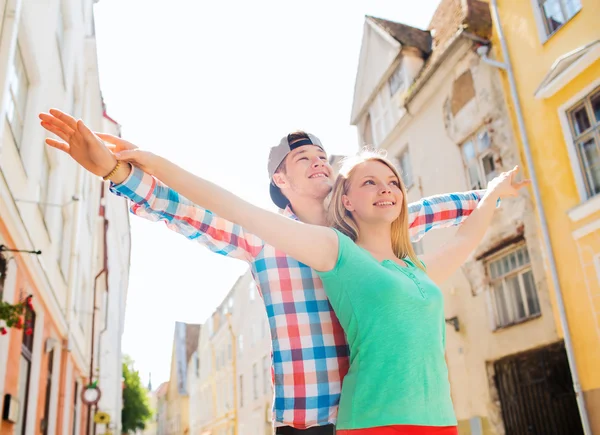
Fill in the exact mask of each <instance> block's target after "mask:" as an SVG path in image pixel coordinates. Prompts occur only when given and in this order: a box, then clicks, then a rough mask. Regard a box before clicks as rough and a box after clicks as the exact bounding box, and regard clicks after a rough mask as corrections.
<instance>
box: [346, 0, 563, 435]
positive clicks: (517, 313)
mask: <svg viewBox="0 0 600 435" xmlns="http://www.w3.org/2000/svg"><path fill="white" fill-rule="evenodd" d="M491 31H492V20H491V16H490V11H489V7H488V4H487V3H485V2H482V1H478V0H466V1H464V2H455V1H453V0H443V1H442V2H441V3H440V5H439V7H438V9H437V10H436V12H435V14H434V17H433V19H432V22H431V26H430V30H428V31H424V30H420V29H415V28H413V27H410V26H406V25H404V24H401V23H395V22H391V21H387V20H383V19H380V18H374V17H367V18H366V19H365V24H364V33H363V43H362V49H361V55H360V56H361V57H360V61H359V67H358V73H357V80H356V86H355V94H354V105H353V109H352V121H351V122H352V124H353V125H356V126H357V127H358V132H359V138H360V145H361V146H362V145H363V144H374V145H375V146H377V147H379V148H383V149H385V150H387V151H388V156H389V157H391V158H392V159H395V161H396V163H397V165H398V167H399V169H400V170H401V173H402V177H403V180H404V183H405V185H406V186H407V194H408V200H409V201H416V200H418V199H419V198H422V197H425V196H430V195H435V194H437V193H444V192H461V191H466V190H471V189H485V188H486V187H487V183H488V181H489V180H491V179H493V178H494V177H495V176H496V175H498V174H499V173H500V172H502V171H506V170H510V169H512V168H513V167H514V166H515V165H516V164H519V153H518V149H517V145H516V140H515V135H514V134H513V130H512V125H511V121H510V117H509V112H508V109H507V107H506V103H505V100H504V96H503V92H502V85H501V82H500V78H499V75H498V71H497V69H495V68H492V67H491V66H489V65H487V64H486V63H485V62H484V60H482V59H481V58H480V56H479V54H478V52H477V47H478V45H479V44H484V43H486V39H485V38H486V37H487V38H489V37H490V36H491ZM455 232H456V229H455V228H451V229H444V230H439V231H435V232H432V233H431V234H428V235H427V236H425V238H424V239H423V241H422V242H421V243H419V244H418V245H417V250H418V251H421V252H420V253H422V252H423V251H424V252H425V253H429V252H431V251H433V250H436V249H439V248H440V247H441V246H442V245H443V244H444V243H445V242H446V241H447V240H449V239H450V238H452V237H453V236H454V234H455ZM538 234H539V228H538V227H537V222H536V218H535V215H534V213H533V207H532V203H531V200H530V198H529V194H528V192H527V191H526V190H525V189H523V191H521V192H520V194H519V196H518V197H517V198H511V199H506V200H504V201H503V203H502V205H501V207H500V208H499V209H498V210H497V211H496V213H495V215H494V218H493V220H492V223H491V225H490V228H489V229H488V230H487V233H486V235H485V237H484V238H483V240H482V242H481V243H480V245H479V246H478V247H477V249H476V250H475V252H474V253H473V255H472V256H471V258H469V260H468V261H467V262H466V263H465V264H464V265H463V267H462V268H461V269H460V270H458V271H457V272H456V273H455V274H454V275H453V276H452V277H450V278H449V279H448V280H447V281H446V282H445V283H444V284H443V285H442V286H441V288H442V291H443V292H444V299H445V311H446V323H447V338H446V356H447V361H448V367H449V372H450V382H451V385H452V398H453V402H454V407H455V411H456V414H457V419H458V424H459V430H460V432H461V433H478V434H486V435H488V434H489V435H491V434H501V433H504V428H503V424H502V419H503V416H502V408H503V407H512V406H514V404H515V403H518V400H519V394H522V393H520V392H519V391H518V390H522V391H523V392H528V393H530V392H531V391H533V390H535V392H536V393H535V394H539V397H553V399H552V400H557V399H556V398H555V397H554V396H553V393H552V391H551V389H552V386H551V384H552V382H551V381H549V378H547V376H552V377H554V379H568V376H569V374H568V367H567V366H566V365H565V364H562V363H561V364H562V365H561V366H559V365H556V362H557V361H559V362H561V360H562V361H566V355H565V352H564V348H562V349H561V343H560V340H559V336H558V333H557V329H556V325H555V323H554V318H553V316H552V306H551V303H550V294H549V290H548V284H547V282H546V278H545V273H544V264H543V255H542V252H541V243H540V239H539V235H538ZM546 364H548V367H550V366H551V367H553V369H552V370H550V369H543V368H542V367H546ZM558 367H561V368H560V369H558ZM565 369H566V370H567V371H566V372H565ZM507 370H508V372H507ZM553 370H556V372H554V371H553ZM499 371H502V373H503V375H504V376H507V377H510V378H511V379H510V380H509V382H506V383H505V382H501V383H499V382H498V379H500V378H499V377H497V376H495V374H497V373H499ZM550 373H551V375H549V374H550ZM559 373H560V374H559ZM531 376H535V377H536V379H539V381H538V380H536V381H535V383H534V381H533V380H532V379H533V378H531ZM513 383H516V384H513ZM565 385H569V384H568V381H565ZM507 387H509V388H507ZM561 400H565V399H563V398H561ZM572 400H573V401H574V397H573V398H572ZM538 403H539V404H540V409H541V408H542V407H543V406H545V405H544V404H543V403H544V401H543V400H541V399H540V400H537V399H536V406H537V404H538ZM561 403H563V402H561ZM553 406H555V408H552V409H554V410H553V411H548V412H558V410H559V409H560V406H559V405H553ZM540 415H543V414H540ZM537 417H539V415H538V416H537ZM537 417H536V418H537Z"/></svg>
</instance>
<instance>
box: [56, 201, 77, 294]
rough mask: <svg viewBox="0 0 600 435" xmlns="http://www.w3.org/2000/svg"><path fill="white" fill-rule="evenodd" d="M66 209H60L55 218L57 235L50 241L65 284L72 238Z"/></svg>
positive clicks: (67, 276)
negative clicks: (55, 247)
mask: <svg viewBox="0 0 600 435" xmlns="http://www.w3.org/2000/svg"><path fill="white" fill-rule="evenodd" d="M68 210H69V209H68V208H67V207H61V208H60V210H59V211H58V213H56V216H58V222H57V223H56V226H57V227H58V234H57V235H56V239H55V238H54V237H52V240H53V242H54V243H56V245H57V248H58V250H57V260H58V265H59V267H60V271H61V273H62V276H63V278H64V280H65V282H67V280H68V278H69V268H70V262H71V238H72V236H73V232H72V231H71V230H72V228H71V227H70V224H71V217H70V216H69V214H68Z"/></svg>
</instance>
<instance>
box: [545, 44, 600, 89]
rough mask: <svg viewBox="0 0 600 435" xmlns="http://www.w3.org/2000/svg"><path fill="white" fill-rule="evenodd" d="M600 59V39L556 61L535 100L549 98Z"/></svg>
mask: <svg viewBox="0 0 600 435" xmlns="http://www.w3.org/2000/svg"><path fill="white" fill-rule="evenodd" d="M598 58H600V39H598V40H596V41H593V42H590V43H589V44H586V45H584V46H582V47H579V48H577V49H575V50H573V51H571V52H569V53H566V54H563V55H562V56H561V57H559V58H558V59H556V61H554V63H553V64H552V67H550V71H548V74H546V77H544V80H542V83H540V85H539V86H538V88H537V89H536V91H535V93H534V96H535V98H549V97H551V96H552V95H554V94H555V93H557V92H558V91H560V90H561V89H562V88H563V87H564V86H565V85H566V84H567V83H569V82H570V81H571V80H573V79H574V78H575V77H577V76H578V75H579V74H580V73H581V72H582V71H583V70H585V69H586V68H587V67H588V66H590V65H591V64H592V63H594V62H595V61H596V60H597V59H598Z"/></svg>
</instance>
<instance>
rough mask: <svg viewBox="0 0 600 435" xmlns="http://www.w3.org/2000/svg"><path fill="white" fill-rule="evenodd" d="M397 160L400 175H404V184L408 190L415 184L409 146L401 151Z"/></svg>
mask: <svg viewBox="0 0 600 435" xmlns="http://www.w3.org/2000/svg"><path fill="white" fill-rule="evenodd" d="M396 161H397V166H398V170H399V171H400V176H401V177H402V181H403V182H404V186H405V187H406V189H407V190H408V189H410V188H411V186H412V185H413V184H414V180H413V175H412V167H411V165H410V153H409V151H408V148H407V149H406V150H404V151H403V152H402V153H400V155H399V156H398V158H397V159H396Z"/></svg>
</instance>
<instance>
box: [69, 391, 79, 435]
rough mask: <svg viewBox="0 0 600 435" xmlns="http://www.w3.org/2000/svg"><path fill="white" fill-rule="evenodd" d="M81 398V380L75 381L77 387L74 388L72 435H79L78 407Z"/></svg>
mask: <svg viewBox="0 0 600 435" xmlns="http://www.w3.org/2000/svg"><path fill="white" fill-rule="evenodd" d="M78 398H79V382H77V381H75V388H74V389H73V422H72V428H71V431H72V435H77V429H78V427H77V426H78V425H77V421H78V416H77V413H78V412H77V411H79V410H78V409H77V408H78V406H77V405H78V400H77V399H78Z"/></svg>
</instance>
